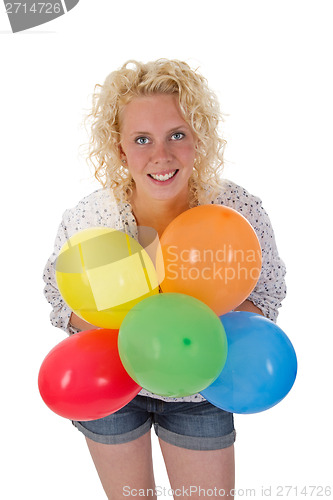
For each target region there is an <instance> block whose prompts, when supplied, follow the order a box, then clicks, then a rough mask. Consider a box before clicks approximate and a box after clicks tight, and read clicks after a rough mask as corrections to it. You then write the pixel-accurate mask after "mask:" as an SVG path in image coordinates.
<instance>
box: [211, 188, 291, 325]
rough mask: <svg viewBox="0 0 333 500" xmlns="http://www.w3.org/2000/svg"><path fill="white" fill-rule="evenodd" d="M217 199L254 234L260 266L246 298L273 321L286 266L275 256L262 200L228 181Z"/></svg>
mask: <svg viewBox="0 0 333 500" xmlns="http://www.w3.org/2000/svg"><path fill="white" fill-rule="evenodd" d="M219 202H220V203H221V204H224V205H227V206H229V207H231V208H234V209H235V210H237V211H238V212H239V213H241V214H242V215H243V216H244V217H245V218H246V219H247V220H248V221H249V223H250V224H251V226H252V227H253V229H254V230H255V232H256V234H257V236H258V239H259V243H260V246H261V251H262V269H261V273H260V276H259V280H258V282H257V284H256V286H255V288H254V290H253V291H252V292H251V294H250V295H249V297H248V300H250V301H251V302H252V303H253V304H254V305H255V306H257V307H258V308H259V309H260V310H261V311H262V312H263V314H264V316H266V317H267V318H269V319H271V320H272V321H274V322H276V320H277V317H278V309H279V308H280V307H281V302H282V300H283V299H284V298H285V296H286V292H287V288H286V283H285V275H286V267H285V264H284V262H283V260H282V259H281V258H280V256H279V253H278V249H277V245H276V241H275V235H274V231H273V228H272V224H271V221H270V219H269V217H268V214H267V212H266V211H265V209H264V208H263V206H262V201H261V199H260V198H258V197H256V196H253V195H251V194H250V193H248V192H247V191H246V190H245V189H244V188H242V187H240V186H237V185H235V184H233V183H231V182H230V183H229V184H228V186H227V189H226V192H225V193H224V194H223V195H222V196H221V197H219Z"/></svg>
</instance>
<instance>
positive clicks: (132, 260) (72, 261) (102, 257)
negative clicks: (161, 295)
mask: <svg viewBox="0 0 333 500" xmlns="http://www.w3.org/2000/svg"><path fill="white" fill-rule="evenodd" d="M56 280H57V284H58V288H59V291H60V293H61V295H62V297H63V299H64V301H65V302H66V304H67V305H68V306H69V307H70V308H71V309H72V310H73V311H74V312H75V314H77V315H78V316H80V317H81V318H82V319H84V320H85V321H88V323H91V324H92V325H95V326H97V327H101V328H119V327H120V325H121V323H122V321H123V319H124V317H125V316H126V314H127V313H128V311H129V310H130V309H131V308H132V307H133V306H134V305H135V304H137V303H138V302H140V301H141V300H143V299H145V298H146V297H149V296H151V295H155V294H157V293H158V292H159V280H158V277H157V273H156V270H155V267H154V265H153V262H152V260H151V259H150V257H149V255H148V253H147V252H146V251H145V250H144V249H143V248H142V246H141V245H140V244H139V243H138V242H137V241H136V240H135V239H134V238H131V237H130V236H128V235H127V234H125V233H123V232H121V231H117V230H116V229H110V228H103V227H96V228H91V229H86V230H84V231H80V232H78V233H76V234H74V236H72V237H71V238H70V239H69V240H68V241H67V242H66V243H65V244H64V246H63V247H62V248H61V251H60V253H59V255H58V258H57V261H56Z"/></svg>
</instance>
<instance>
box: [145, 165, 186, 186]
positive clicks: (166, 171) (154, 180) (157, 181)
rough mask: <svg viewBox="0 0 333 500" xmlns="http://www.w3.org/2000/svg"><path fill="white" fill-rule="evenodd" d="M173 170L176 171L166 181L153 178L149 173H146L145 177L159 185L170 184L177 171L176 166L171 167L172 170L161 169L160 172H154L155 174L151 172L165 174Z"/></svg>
mask: <svg viewBox="0 0 333 500" xmlns="http://www.w3.org/2000/svg"><path fill="white" fill-rule="evenodd" d="M174 171H176V173H175V174H174V175H173V176H172V177H170V179H168V180H167V181H159V180H157V179H153V178H152V177H150V175H149V174H147V177H148V179H149V180H150V181H151V182H153V183H154V184H156V185H159V186H161V185H162V184H163V186H167V185H168V184H171V183H172V182H173V180H174V179H175V178H176V177H177V175H178V172H179V169H178V168H176V169H174V168H173V169H172V170H162V171H161V172H159V173H156V174H155V173H153V175H166V174H170V173H171V172H174Z"/></svg>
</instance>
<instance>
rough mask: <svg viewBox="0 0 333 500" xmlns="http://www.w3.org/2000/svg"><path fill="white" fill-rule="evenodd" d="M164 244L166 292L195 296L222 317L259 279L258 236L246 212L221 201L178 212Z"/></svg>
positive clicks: (164, 283)
mask: <svg viewBox="0 0 333 500" xmlns="http://www.w3.org/2000/svg"><path fill="white" fill-rule="evenodd" d="M161 247H162V254H163V265H164V272H165V278H164V280H163V281H162V283H161V288H162V291H163V292H176V293H184V294H187V295H191V296H192V297H195V298H197V299H199V300H201V301H202V302H204V303H205V304H207V305H208V306H209V307H210V308H211V309H213V311H214V312H215V313H216V314H217V315H219V316H221V315H222V314H225V313H227V312H229V311H231V310H232V309H234V308H235V307H237V306H238V305H239V304H241V303H242V302H243V301H244V300H246V299H247V297H248V296H249V294H250V293H251V291H252V290H253V288H254V287H255V285H256V283H257V281H258V279H259V275H260V271H261V248H260V244H259V240H258V238H257V235H256V233H255V231H254V229H253V227H252V226H251V224H250V223H249V222H248V221H247V220H246V219H245V217H243V215H241V214H240V213H238V212H236V210H233V209H232V208H229V207H225V206H223V205H202V206H199V207H195V208H192V209H190V210H187V211H186V212H183V213H182V214H180V215H179V216H178V217H176V219H174V220H173V221H172V222H171V224H169V226H168V227H167V228H166V229H165V231H164V233H163V234H162V237H161ZM160 265H162V263H160Z"/></svg>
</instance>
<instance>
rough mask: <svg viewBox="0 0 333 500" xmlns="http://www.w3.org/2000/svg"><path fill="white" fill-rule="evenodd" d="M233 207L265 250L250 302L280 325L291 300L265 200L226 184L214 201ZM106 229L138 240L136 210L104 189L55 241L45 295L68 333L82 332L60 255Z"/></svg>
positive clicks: (73, 212)
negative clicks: (82, 237)
mask: <svg viewBox="0 0 333 500" xmlns="http://www.w3.org/2000/svg"><path fill="white" fill-rule="evenodd" d="M212 203H215V204H221V205H225V206H228V207H231V208H233V209H235V210H237V211H238V212H239V213H241V214H242V215H243V216H244V217H245V218H246V219H247V220H248V221H249V222H250V224H251V225H252V227H253V228H254V230H255V232H256V234H257V236H258V238H259V242H260V245H261V249H262V270H261V274H260V278H259V280H258V283H257V285H256V286H255V288H254V290H253V291H252V293H251V294H250V295H249V297H248V300H250V301H251V302H253V304H254V305H255V306H257V307H259V309H261V311H262V312H263V314H264V315H265V316H266V317H267V318H269V319H271V320H272V321H274V322H276V319H277V315H278V308H279V307H280V305H281V302H282V300H283V299H284V297H285V296H286V285H285V280H284V278H285V273H286V269H285V265H284V263H283V261H282V260H281V259H280V257H279V254H278V251H277V247H276V243H275V237H274V231H273V228H272V226H271V223H270V220H269V217H268V215H267V213H266V212H265V210H264V208H263V207H262V202H261V200H260V198H258V197H256V196H253V195H251V194H250V193H248V192H247V191H246V190H245V189H244V188H242V187H241V186H238V185H237V184H235V183H233V182H231V181H228V180H225V181H224V189H223V190H222V191H221V193H220V194H219V195H218V196H217V197H216V198H215V199H214V200H213V201H212ZM96 226H105V227H111V228H113V229H118V230H121V231H124V232H126V233H127V234H129V235H130V236H132V237H133V238H137V235H138V234H137V225H136V220H135V218H134V216H133V213H132V210H131V206H130V204H128V203H117V202H116V201H115V199H114V196H113V193H112V191H111V190H110V189H99V190H97V191H95V192H93V193H92V194H90V195H88V196H86V197H85V198H83V199H82V200H81V201H80V202H79V203H78V204H77V205H76V207H74V208H72V209H69V210H66V211H65V213H64V214H63V218H62V221H61V224H60V226H59V229H58V233H57V236H56V240H55V245H54V251H53V253H52V255H51V257H50V258H49V260H48V261H47V264H46V266H45V269H44V276H43V278H44V281H45V283H46V285H45V288H44V294H45V297H46V299H47V301H48V302H49V303H50V304H51V306H52V311H51V315H50V319H51V323H52V325H53V326H55V327H57V328H61V329H63V330H65V331H66V332H67V333H68V334H73V333H77V331H78V330H77V329H76V328H74V327H73V326H72V325H71V324H70V316H71V313H72V311H71V310H70V308H69V307H68V306H67V304H66V303H65V302H64V301H63V299H62V297H61V295H60V293H59V290H58V288H57V283H56V279H55V261H56V258H57V255H58V253H59V251H60V249H61V247H62V246H63V245H64V243H65V242H66V240H68V239H69V238H70V237H71V236H72V235H73V234H74V233H76V232H78V231H82V230H83V229H87V228H89V227H96ZM140 395H144V396H150V397H155V398H158V399H162V400H164V401H203V400H204V397H203V396H202V395H201V394H195V395H192V396H186V397H182V398H168V397H162V396H157V395H155V394H151V393H150V392H148V391H146V390H144V389H142V390H141V392H140Z"/></svg>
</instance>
